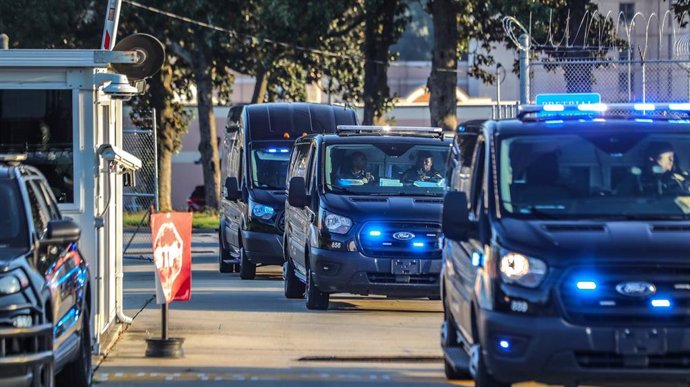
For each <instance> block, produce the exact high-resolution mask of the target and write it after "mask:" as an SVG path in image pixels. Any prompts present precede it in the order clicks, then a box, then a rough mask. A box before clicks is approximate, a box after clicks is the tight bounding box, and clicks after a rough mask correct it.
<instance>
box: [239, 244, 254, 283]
mask: <svg viewBox="0 0 690 387" xmlns="http://www.w3.org/2000/svg"><path fill="white" fill-rule="evenodd" d="M240 278H242V279H243V280H253V279H254V278H256V264H255V263H252V262H249V258H247V254H246V253H245V252H244V247H240Z"/></svg>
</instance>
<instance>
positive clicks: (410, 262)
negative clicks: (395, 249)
mask: <svg viewBox="0 0 690 387" xmlns="http://www.w3.org/2000/svg"><path fill="white" fill-rule="evenodd" d="M420 271H421V261H420V260H419V259H394V260H393V268H392V272H393V274H395V275H414V274H419V273H420Z"/></svg>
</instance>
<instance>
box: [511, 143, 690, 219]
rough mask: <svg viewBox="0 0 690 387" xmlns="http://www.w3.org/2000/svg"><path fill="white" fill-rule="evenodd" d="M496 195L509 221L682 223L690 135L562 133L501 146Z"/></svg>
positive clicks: (687, 207) (687, 210) (688, 194)
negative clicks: (515, 217) (517, 217)
mask: <svg viewBox="0 0 690 387" xmlns="http://www.w3.org/2000/svg"><path fill="white" fill-rule="evenodd" d="M499 163H500V171H499V174H500V180H499V181H500V192H501V197H502V201H503V208H504V209H505V210H506V211H507V212H509V213H513V214H522V216H530V217H544V218H566V217H584V218H587V217H604V218H619V217H625V218H634V217H639V218H669V217H683V218H687V217H688V214H690V190H689V189H688V188H689V187H690V176H689V175H688V166H689V165H688V163H690V134H687V133H675V134H663V133H655V134H649V133H639V132H627V133H618V132H617V133H612V132H608V133H596V134H594V133H590V132H588V133H577V134H576V133H572V134H568V133H559V134H553V135H544V134H539V135H524V136H515V137H509V138H506V139H504V140H502V141H501V144H500V161H499Z"/></svg>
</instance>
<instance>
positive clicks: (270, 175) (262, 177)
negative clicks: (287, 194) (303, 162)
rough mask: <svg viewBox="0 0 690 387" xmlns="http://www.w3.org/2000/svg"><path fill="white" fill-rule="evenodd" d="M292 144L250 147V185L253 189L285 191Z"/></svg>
mask: <svg viewBox="0 0 690 387" xmlns="http://www.w3.org/2000/svg"><path fill="white" fill-rule="evenodd" d="M291 152H292V144H290V143H287V144H280V145H275V144H273V145H254V146H252V153H251V162H252V184H253V186H254V187H255V188H264V189H285V183H286V179H287V170H288V164H289V163H290V153H291Z"/></svg>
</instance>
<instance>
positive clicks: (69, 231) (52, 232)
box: [45, 219, 81, 244]
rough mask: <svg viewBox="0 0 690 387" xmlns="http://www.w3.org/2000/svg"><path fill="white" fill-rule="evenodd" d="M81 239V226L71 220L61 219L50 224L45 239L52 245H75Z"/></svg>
mask: <svg viewBox="0 0 690 387" xmlns="http://www.w3.org/2000/svg"><path fill="white" fill-rule="evenodd" d="M80 237H81V229H80V228H79V225H77V224H76V223H74V222H73V221H71V220H67V219H60V220H51V221H50V222H48V228H47V230H46V235H45V239H46V241H47V242H51V243H65V244H67V243H74V242H76V241H78V240H79V238H80Z"/></svg>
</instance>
